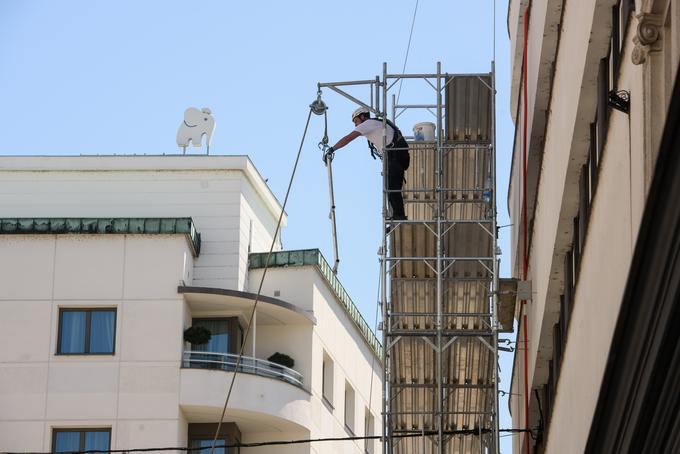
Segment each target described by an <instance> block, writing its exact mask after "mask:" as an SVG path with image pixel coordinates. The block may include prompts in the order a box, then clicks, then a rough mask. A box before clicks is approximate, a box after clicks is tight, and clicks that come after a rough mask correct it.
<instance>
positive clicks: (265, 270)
mask: <svg viewBox="0 0 680 454" xmlns="http://www.w3.org/2000/svg"><path fill="white" fill-rule="evenodd" d="M311 117H312V109H311V107H310V109H309V113H308V114H307V123H306V124H305V130H304V132H303V133H302V140H301V141H300V147H299V148H298V152H297V157H296V158H295V164H294V165H293V171H292V173H291V175H290V181H289V182H288V189H287V190H286V197H285V198H284V199H283V206H281V214H279V220H278V222H277V223H276V230H275V231H274V236H273V237H272V243H271V246H270V247H269V253H268V254H267V260H266V261H265V264H264V270H263V271H262V278H261V279H260V285H259V287H258V289H257V295H256V296H255V303H254V304H253V310H252V312H251V313H250V319H249V320H248V325H247V326H246V331H245V334H244V335H243V340H245V339H247V338H248V334H249V333H250V327H251V325H252V323H253V318H254V317H255V310H256V309H257V303H258V302H259V301H260V294H261V293H262V286H263V285H264V278H265V276H267V270H268V269H269V259H270V258H271V255H272V252H273V251H274V246H275V245H276V238H277V237H278V236H279V230H280V229H281V220H282V219H283V213H284V212H285V211H286V204H287V203H288V196H290V189H291V188H292V186H293V179H294V178H295V171H296V170H297V166H298V163H299V162H300V155H301V153H302V146H303V145H304V143H305V137H306V136H307V128H309V120H310V119H311ZM244 347H245V342H241V349H240V350H239V352H238V359H237V360H236V366H235V367H234V375H233V376H232V377H231V383H230V384H229V391H228V392H227V398H226V399H225V401H224V407H223V408H222V415H221V416H220V421H219V423H218V424H217V430H215V437H214V438H213V441H212V444H211V446H210V454H213V452H214V451H215V444H216V443H217V437H218V436H219V434H220V429H221V428H222V421H223V420H224V414H225V413H226V412H227V405H228V404H229V398H230V397H231V392H232V390H233V389H234V382H235V381H236V375H237V374H238V368H239V366H240V365H241V359H242V358H243V350H244Z"/></svg>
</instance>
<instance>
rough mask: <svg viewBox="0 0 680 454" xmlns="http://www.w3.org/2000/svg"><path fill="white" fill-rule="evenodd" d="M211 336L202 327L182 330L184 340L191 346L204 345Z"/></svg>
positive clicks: (206, 329)
mask: <svg viewBox="0 0 680 454" xmlns="http://www.w3.org/2000/svg"><path fill="white" fill-rule="evenodd" d="M211 337H212V334H211V333H210V330H209V329H208V328H204V327H203V326H190V327H189V328H187V329H185V330H184V340H185V341H186V342H189V343H191V344H192V345H204V344H207V343H208V342H209V341H210V338H211Z"/></svg>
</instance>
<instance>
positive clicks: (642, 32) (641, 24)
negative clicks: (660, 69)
mask: <svg viewBox="0 0 680 454" xmlns="http://www.w3.org/2000/svg"><path fill="white" fill-rule="evenodd" d="M637 18H638V26H637V31H636V33H635V36H634V37H633V44H634V45H635V47H633V54H632V56H631V60H632V61H633V64H634V65H641V64H642V63H644V62H645V61H647V55H649V53H650V52H656V51H660V50H661V44H662V43H661V27H663V16H661V15H659V14H652V13H640V14H638V15H637Z"/></svg>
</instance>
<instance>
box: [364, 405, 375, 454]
mask: <svg viewBox="0 0 680 454" xmlns="http://www.w3.org/2000/svg"><path fill="white" fill-rule="evenodd" d="M374 434H375V416H373V412H371V410H370V409H369V408H368V407H364V437H367V438H364V453H365V454H374V453H375V440H374V439H373V438H370V439H369V438H368V437H372V436H373V435H374Z"/></svg>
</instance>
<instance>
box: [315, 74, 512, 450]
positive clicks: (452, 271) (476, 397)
mask: <svg viewBox="0 0 680 454" xmlns="http://www.w3.org/2000/svg"><path fill="white" fill-rule="evenodd" d="M406 79H421V80H423V81H424V82H425V83H426V84H427V85H429V86H430V87H431V88H432V91H431V93H432V96H431V98H428V99H424V100H423V102H422V103H417V104H399V103H398V99H397V96H396V94H395V93H394V92H395V91H396V90H395V86H396V84H397V83H399V82H400V81H403V80H406ZM351 85H369V86H370V100H369V101H368V102H363V101H362V100H360V99H358V98H357V97H354V96H352V95H349V94H348V93H347V92H346V91H345V90H344V88H345V86H351ZM322 88H329V89H331V90H333V91H335V92H337V93H340V94H342V95H343V96H345V97H347V98H348V99H350V100H352V101H353V102H355V103H357V104H359V105H361V106H364V107H367V108H369V109H370V110H371V112H373V113H374V114H375V115H376V116H377V117H378V118H383V119H384V118H386V117H387V116H388V115H389V116H390V117H391V119H392V121H394V122H395V123H396V122H398V118H399V116H400V115H401V114H402V113H403V112H405V111H407V110H413V109H422V110H423V111H429V112H430V113H432V114H433V115H434V117H435V118H436V119H435V122H436V135H435V138H434V140H429V141H422V140H418V141H416V140H413V137H407V140H408V143H409V152H410V156H411V164H410V166H409V168H408V170H407V172H406V182H405V184H404V187H403V189H402V195H403V198H404V204H405V207H406V215H407V220H396V219H395V220H392V218H391V216H390V212H389V204H388V194H389V192H390V191H389V190H388V188H387V172H388V168H387V165H386V162H385V161H386V160H385V159H384V160H383V232H384V236H383V240H382V247H381V249H380V259H381V296H380V305H381V313H382V321H381V323H380V325H379V329H381V330H382V339H383V346H384V357H383V366H384V370H383V378H384V383H383V386H384V388H383V441H384V443H383V450H384V453H388V454H392V453H400V454H401V453H403V454H407V453H408V454H411V453H423V454H425V453H428V454H430V453H488V454H498V453H499V422H498V380H499V368H498V333H499V330H500V329H501V327H500V325H499V322H498V317H497V307H498V292H497V289H498V272H499V258H498V254H499V252H498V251H499V249H498V247H497V225H496V212H497V210H496V193H497V192H496V164H495V163H496V159H495V157H496V156H495V154H496V146H495V145H496V139H495V93H496V90H495V69H494V63H493V62H492V64H491V71H490V72H488V73H482V74H449V73H442V71H441V64H440V63H437V67H436V72H434V73H430V74H391V73H389V72H388V70H387V64H385V63H384V64H383V70H382V77H380V76H378V77H376V78H375V79H369V80H361V81H351V82H334V83H321V84H319V89H322ZM386 127H387V125H386V121H384V120H383V129H384V128H386ZM385 136H386V134H384V133H383V140H385V139H384V138H385ZM390 151H392V150H389V151H388V153H389V152H390Z"/></svg>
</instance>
